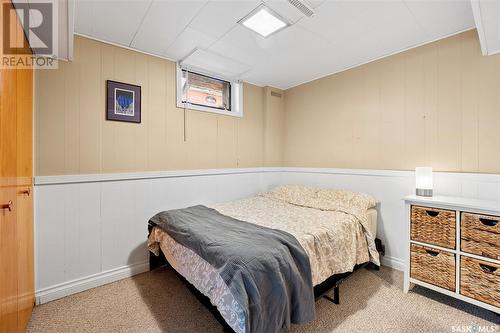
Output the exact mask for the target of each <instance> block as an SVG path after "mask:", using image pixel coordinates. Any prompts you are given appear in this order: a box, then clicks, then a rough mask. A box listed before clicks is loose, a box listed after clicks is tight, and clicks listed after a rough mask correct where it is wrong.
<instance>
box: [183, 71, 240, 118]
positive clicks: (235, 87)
mask: <svg viewBox="0 0 500 333" xmlns="http://www.w3.org/2000/svg"><path fill="white" fill-rule="evenodd" d="M183 70H186V71H189V72H192V73H195V74H198V75H202V76H205V77H209V78H212V79H215V80H220V81H225V82H229V84H230V90H229V94H230V95H229V100H230V102H231V111H227V110H224V109H220V108H216V107H209V106H204V105H200V104H194V103H189V102H183V101H182V71H183ZM176 86H177V89H176V90H177V107H178V108H182V109H189V110H196V111H204V112H211V113H217V114H223V115H227V116H233V117H243V84H242V83H241V82H238V81H236V80H230V79H227V78H223V77H221V76H219V75H214V74H212V73H207V72H205V71H201V70H198V69H194V68H186V67H182V66H180V65H179V64H178V63H177V64H176Z"/></svg>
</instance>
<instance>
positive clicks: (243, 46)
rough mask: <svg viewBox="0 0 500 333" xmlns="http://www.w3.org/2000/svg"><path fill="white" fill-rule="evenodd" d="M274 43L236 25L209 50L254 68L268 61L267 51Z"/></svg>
mask: <svg viewBox="0 0 500 333" xmlns="http://www.w3.org/2000/svg"><path fill="white" fill-rule="evenodd" d="M285 30H286V29H285ZM282 32H283V31H281V32H279V33H278V34H276V35H279V34H280V33H282ZM274 43H275V40H274V39H272V38H263V37H261V36H259V35H258V34H256V33H254V32H252V31H251V30H249V29H247V28H245V27H243V26H241V25H239V24H238V25H236V26H235V27H234V28H233V29H232V30H231V31H230V32H228V33H227V34H226V35H225V36H224V37H222V38H221V39H219V40H218V41H217V42H215V43H214V44H213V45H212V46H210V48H209V50H211V51H213V52H216V53H218V54H224V55H226V56H227V57H230V58H232V59H235V60H238V61H240V62H242V63H245V64H249V65H252V67H255V66H253V65H254V64H257V63H260V62H261V61H265V60H266V59H268V57H269V55H270V52H269V51H268V50H269V49H270V48H271V47H272V45H274Z"/></svg>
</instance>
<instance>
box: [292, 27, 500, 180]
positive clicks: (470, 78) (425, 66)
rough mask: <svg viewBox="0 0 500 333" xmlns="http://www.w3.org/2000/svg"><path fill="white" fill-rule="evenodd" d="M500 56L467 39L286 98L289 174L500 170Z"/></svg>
mask: <svg viewBox="0 0 500 333" xmlns="http://www.w3.org/2000/svg"><path fill="white" fill-rule="evenodd" d="M499 92H500V55H494V56H488V57H483V56H482V55H481V51H480V46H479V40H478V38H477V33H476V31H468V32H465V33H462V34H459V35H456V36H453V37H449V38H446V39H444V40H440V41H438V42H435V43H432V44H428V45H425V46H422V47H418V48H415V49H412V50H409V51H406V52H403V53H400V54H397V55H394V56H391V57H388V58H384V59H381V60H379V61H376V62H372V63H369V64H367V65H363V66H360V67H357V68H354V69H352V70H348V71H345V72H341V73H338V74H335V75H331V76H328V77H325V78H322V79H319V80H316V81H313V82H310V83H307V84H304V85H300V86H298V87H295V88H292V89H289V90H287V91H286V92H285V93H286V98H285V109H286V112H285V119H286V120H285V129H286V136H285V149H284V150H285V164H286V165H287V166H310V167H339V168H373V169H409V170H411V169H414V168H415V166H418V165H430V166H433V167H434V169H435V170H441V171H464V172H491V173H498V172H500V155H499V154H497V150H498V147H499V146H500V136H498V135H497V133H498V132H499V131H500V112H499V110H500V94H499Z"/></svg>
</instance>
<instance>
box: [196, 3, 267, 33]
mask: <svg viewBox="0 0 500 333" xmlns="http://www.w3.org/2000/svg"><path fill="white" fill-rule="evenodd" d="M259 3H260V1H258V0H249V1H210V2H209V3H208V4H207V5H206V6H205V7H203V10H201V12H200V13H199V14H198V15H197V16H196V18H194V19H193V21H192V22H191V23H190V24H189V26H190V27H191V28H193V29H195V30H198V31H203V33H204V34H206V35H208V36H211V37H213V38H217V39H218V38H220V37H222V36H223V35H224V34H226V33H227V32H228V31H229V30H231V29H232V28H233V27H234V26H235V24H236V23H237V22H238V21H239V20H240V19H242V18H243V17H244V16H245V15H247V14H248V13H250V12H251V11H252V10H253V9H254V8H256V7H257V6H258V5H259Z"/></svg>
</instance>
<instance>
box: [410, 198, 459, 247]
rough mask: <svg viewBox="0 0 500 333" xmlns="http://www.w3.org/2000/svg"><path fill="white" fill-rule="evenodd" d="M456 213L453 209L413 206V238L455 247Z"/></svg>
mask: <svg viewBox="0 0 500 333" xmlns="http://www.w3.org/2000/svg"><path fill="white" fill-rule="evenodd" d="M455 223H456V213H455V211H452V210H445V209H437V208H428V207H419V206H412V207H411V239H412V240H415V241H419V242H423V243H428V244H433V245H438V246H442V247H446V248H449V249H454V248H455V228H456V225H455Z"/></svg>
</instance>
